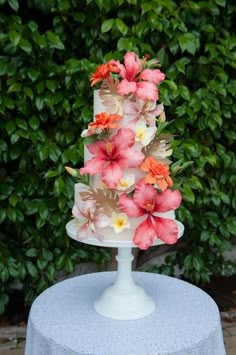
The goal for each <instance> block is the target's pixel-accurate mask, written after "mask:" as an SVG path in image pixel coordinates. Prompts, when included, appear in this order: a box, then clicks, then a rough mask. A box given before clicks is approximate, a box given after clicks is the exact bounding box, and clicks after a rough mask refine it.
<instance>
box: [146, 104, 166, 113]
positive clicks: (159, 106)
mask: <svg viewBox="0 0 236 355" xmlns="http://www.w3.org/2000/svg"><path fill="white" fill-rule="evenodd" d="M163 111H164V105H163V104H160V105H157V106H156V107H155V108H154V109H153V110H151V111H149V112H150V113H151V114H152V115H155V116H160V114H161V113H162V112H163Z"/></svg>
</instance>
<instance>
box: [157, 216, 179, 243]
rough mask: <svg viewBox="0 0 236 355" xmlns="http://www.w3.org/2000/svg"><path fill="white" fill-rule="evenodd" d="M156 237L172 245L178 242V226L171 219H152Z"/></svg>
mask: <svg viewBox="0 0 236 355" xmlns="http://www.w3.org/2000/svg"><path fill="white" fill-rule="evenodd" d="M152 218H153V221H154V224H155V230H156V236H157V238H158V239H160V240H162V241H163V242H164V243H166V244H174V243H176V242H177V240H178V225H177V223H176V222H175V221H174V220H173V219H169V218H161V217H154V216H153V217H152Z"/></svg>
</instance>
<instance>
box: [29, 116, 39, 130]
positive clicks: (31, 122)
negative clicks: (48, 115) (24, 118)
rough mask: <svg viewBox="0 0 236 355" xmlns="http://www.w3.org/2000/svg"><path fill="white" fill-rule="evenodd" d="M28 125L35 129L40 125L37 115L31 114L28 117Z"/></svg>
mask: <svg viewBox="0 0 236 355" xmlns="http://www.w3.org/2000/svg"><path fill="white" fill-rule="evenodd" d="M29 126H30V127H31V128H32V129H33V130H34V131H37V129H38V128H39V126H40V121H39V119H38V117H37V116H31V117H30V118H29Z"/></svg>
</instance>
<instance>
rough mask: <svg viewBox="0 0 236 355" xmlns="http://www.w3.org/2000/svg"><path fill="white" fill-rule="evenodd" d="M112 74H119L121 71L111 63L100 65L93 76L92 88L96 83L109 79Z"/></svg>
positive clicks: (91, 79)
mask: <svg viewBox="0 0 236 355" xmlns="http://www.w3.org/2000/svg"><path fill="white" fill-rule="evenodd" d="M111 72H113V73H118V72H119V69H118V68H117V67H116V66H114V65H112V64H109V63H106V64H102V65H99V66H98V67H97V70H96V72H95V73H93V74H92V77H91V78H90V81H91V86H94V85H95V84H96V83H98V82H99V81H101V80H103V79H107V78H109V77H110V74H111Z"/></svg>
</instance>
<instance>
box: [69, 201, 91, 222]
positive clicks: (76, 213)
mask: <svg viewBox="0 0 236 355" xmlns="http://www.w3.org/2000/svg"><path fill="white" fill-rule="evenodd" d="M72 215H73V217H74V218H76V219H79V220H81V219H82V220H84V221H87V217H86V216H85V214H84V213H83V211H81V210H80V209H79V206H78V205H77V203H75V204H74V206H73V208H72Z"/></svg>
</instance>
